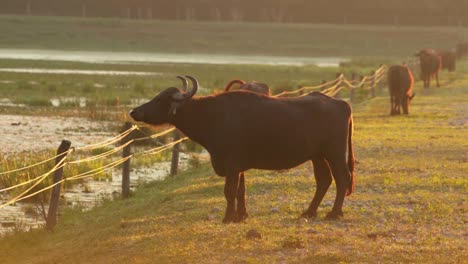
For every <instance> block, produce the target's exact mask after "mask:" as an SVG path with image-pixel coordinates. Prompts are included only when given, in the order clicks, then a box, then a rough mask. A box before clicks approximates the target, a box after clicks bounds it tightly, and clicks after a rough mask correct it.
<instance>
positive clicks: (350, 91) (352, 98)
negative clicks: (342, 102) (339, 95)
mask: <svg viewBox="0 0 468 264" xmlns="http://www.w3.org/2000/svg"><path fill="white" fill-rule="evenodd" d="M356 76H357V74H356V73H355V72H353V73H351V80H352V81H354V80H356ZM353 83H354V82H353ZM353 83H352V84H353ZM353 85H354V84H353ZM354 90H355V89H354V88H353V87H349V101H350V102H351V103H354V99H355V97H354Z"/></svg>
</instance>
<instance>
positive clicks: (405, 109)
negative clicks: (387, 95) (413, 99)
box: [402, 96, 410, 115]
mask: <svg viewBox="0 0 468 264" xmlns="http://www.w3.org/2000/svg"><path fill="white" fill-rule="evenodd" d="M402 101H403V102H402V103H403V114H405V115H407V114H408V112H409V101H410V99H409V98H408V96H405V97H404V99H403V100H402Z"/></svg>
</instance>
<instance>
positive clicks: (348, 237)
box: [0, 64, 468, 263]
mask: <svg viewBox="0 0 468 264" xmlns="http://www.w3.org/2000/svg"><path fill="white" fill-rule="evenodd" d="M467 72H468V69H467V66H466V64H464V65H461V67H459V71H458V73H455V74H447V75H445V76H444V78H443V79H442V81H441V83H442V87H441V88H435V87H434V88H431V89H429V90H423V89H422V88H421V83H420V82H417V88H416V93H417V95H416V97H415V99H414V100H413V104H412V108H411V109H410V115H409V116H397V117H390V116H389V115H388V114H389V102H388V98H387V96H385V95H381V96H379V97H376V98H374V99H371V100H367V101H364V102H361V103H359V104H356V105H354V117H355V132H354V145H355V153H356V157H357V160H358V162H359V163H358V164H357V172H356V175H357V192H356V193H354V194H353V195H351V196H350V197H348V198H347V199H346V200H345V205H344V213H345V217H344V219H343V220H339V221H326V220H324V216H325V213H326V212H328V211H329V210H330V209H331V206H332V201H333V199H334V193H335V189H334V187H332V188H331V189H330V191H329V193H328V194H327V196H326V197H325V199H324V202H323V203H322V206H321V207H320V208H319V216H318V218H317V219H315V220H311V221H309V222H306V221H304V220H301V219H299V220H298V216H299V215H300V214H301V212H302V211H303V210H305V208H307V206H308V203H309V202H310V200H311V198H312V194H313V190H314V188H315V183H314V179H313V177H312V174H313V172H312V167H311V165H310V164H304V165H302V166H299V167H297V168H295V169H291V170H288V171H280V172H271V171H256V170H253V171H248V172H247V173H246V175H247V178H246V179H247V203H248V210H249V213H250V218H249V219H247V221H246V222H245V223H242V224H229V225H224V224H222V223H221V219H222V217H223V213H224V207H225V201H224V196H223V184H224V181H223V179H222V178H219V177H217V176H216V175H215V174H214V172H213V171H212V169H211V167H210V166H209V165H203V166H202V167H201V168H199V169H196V170H193V171H187V172H185V173H183V174H181V175H178V176H177V177H176V178H168V179H166V180H164V181H162V182H155V183H151V184H149V185H147V186H144V187H142V188H140V189H139V190H138V191H137V192H136V193H134V195H133V197H132V198H131V199H128V200H118V201H113V202H107V203H104V205H103V206H101V207H98V208H95V209H93V210H91V211H89V212H86V213H82V212H80V210H79V208H78V209H67V210H66V211H65V212H63V215H62V216H61V218H60V221H59V225H58V226H57V228H56V230H55V232H53V233H46V232H44V231H40V230H37V231H33V232H29V233H17V234H14V235H12V236H7V237H4V238H3V239H1V240H0V245H1V246H0V259H1V260H2V263H155V262H157V263H338V262H345V263H348V262H351V263H464V262H466V259H467V257H468V252H467V248H466V238H467V233H466V221H467V218H466V208H467V206H468V204H467V201H466V197H465V194H466V192H467V191H468V180H467V178H466V175H467V173H468V166H467V165H468V163H467V162H468V157H467V152H466V149H467V141H466V138H467V136H468V133H467V127H466V122H467V118H468V116H467V112H468V109H467V105H468V74H466V73H467ZM250 229H256V230H257V231H258V232H260V234H261V235H262V238H261V239H257V240H249V239H247V238H246V233H247V232H248V230H250Z"/></svg>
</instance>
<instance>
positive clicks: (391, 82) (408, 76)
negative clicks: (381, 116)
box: [387, 65, 414, 115]
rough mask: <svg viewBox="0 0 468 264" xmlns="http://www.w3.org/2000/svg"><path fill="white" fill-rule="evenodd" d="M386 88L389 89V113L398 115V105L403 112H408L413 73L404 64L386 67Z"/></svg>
mask: <svg viewBox="0 0 468 264" xmlns="http://www.w3.org/2000/svg"><path fill="white" fill-rule="evenodd" d="M387 81H388V89H389V91H390V115H399V114H400V113H401V111H400V107H401V108H403V113H404V114H408V113H409V106H410V102H411V100H412V99H413V97H414V94H413V93H412V92H413V84H414V78H413V73H411V70H410V68H409V67H408V66H406V65H392V66H390V67H389V68H388V77H387Z"/></svg>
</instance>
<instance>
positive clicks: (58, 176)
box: [46, 140, 71, 230]
mask: <svg viewBox="0 0 468 264" xmlns="http://www.w3.org/2000/svg"><path fill="white" fill-rule="evenodd" d="M70 146H71V142H70V141H68V140H62V142H61V143H60V146H59V147H58V149H57V155H58V156H57V157H56V158H55V166H57V164H59V163H60V162H61V161H62V160H63V159H64V158H65V157H66V156H67V154H68V153H67V151H68V150H69V149H70ZM62 176H63V167H61V168H60V169H58V170H56V171H55V172H54V183H57V182H59V181H61V180H62ZM61 185H62V184H60V183H59V184H57V185H55V186H54V187H53V188H52V192H51V194H50V204H49V211H48V213H47V219H46V229H47V230H52V229H53V228H54V226H55V225H56V224H57V211H58V206H59V199H60V188H61Z"/></svg>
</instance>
